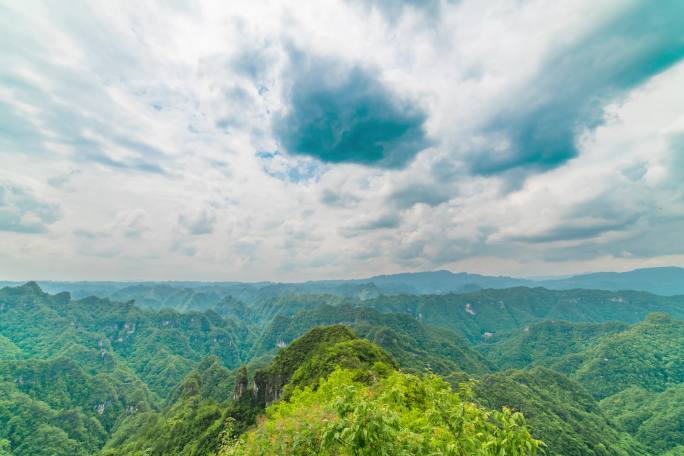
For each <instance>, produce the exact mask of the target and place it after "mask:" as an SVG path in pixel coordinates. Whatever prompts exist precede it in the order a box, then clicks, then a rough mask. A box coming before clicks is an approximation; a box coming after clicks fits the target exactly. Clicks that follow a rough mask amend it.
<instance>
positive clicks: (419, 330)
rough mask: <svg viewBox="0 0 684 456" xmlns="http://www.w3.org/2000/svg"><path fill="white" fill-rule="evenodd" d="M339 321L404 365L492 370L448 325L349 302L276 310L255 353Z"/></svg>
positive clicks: (447, 370) (410, 367)
mask: <svg viewBox="0 0 684 456" xmlns="http://www.w3.org/2000/svg"><path fill="white" fill-rule="evenodd" d="M340 323H342V324H345V325H348V326H350V327H351V328H353V329H354V331H355V332H356V333H357V334H358V335H359V336H361V337H364V338H366V339H368V340H370V341H371V342H374V343H376V344H378V345H380V346H381V347H383V348H384V349H385V350H387V352H388V353H390V354H391V355H392V356H393V357H394V359H396V360H397V361H398V362H399V364H400V365H401V366H402V368H404V369H405V370H411V371H414V372H424V371H425V370H431V371H434V372H437V373H440V374H445V375H446V374H449V373H450V372H452V371H454V370H462V371H466V372H468V373H471V374H481V373H485V372H490V371H491V370H492V366H491V365H490V364H489V363H488V362H487V360H485V359H484V358H483V357H482V356H481V355H480V354H479V353H477V352H476V351H474V350H473V349H472V348H470V347H469V346H468V343H467V342H466V341H465V340H463V338H461V337H460V336H459V335H458V334H456V333H454V332H452V331H449V330H447V329H443V328H438V327H432V326H427V325H424V324H422V323H420V322H419V321H418V320H416V319H415V318H414V317H412V316H410V315H406V314H398V313H381V312H379V311H377V310H375V309H371V308H367V307H357V306H352V305H349V304H343V305H338V306H331V305H320V306H318V307H316V308H314V309H310V310H308V309H303V310H300V311H298V312H297V313H296V314H294V315H278V316H277V317H275V318H274V319H273V320H272V321H271V323H270V325H269V326H268V327H267V328H266V329H265V330H264V331H263V334H262V336H261V337H260V338H259V339H258V340H257V341H256V342H255V345H254V349H253V354H254V355H261V354H264V353H267V352H268V351H270V350H273V349H274V348H276V347H277V346H279V345H287V344H289V343H290V342H291V341H292V340H294V339H296V338H297V337H299V336H300V335H301V334H303V333H304V332H306V331H307V330H309V329H310V328H313V327H315V326H321V325H333V324H340Z"/></svg>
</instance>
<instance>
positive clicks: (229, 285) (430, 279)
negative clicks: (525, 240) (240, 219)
mask: <svg viewBox="0 0 684 456" xmlns="http://www.w3.org/2000/svg"><path fill="white" fill-rule="evenodd" d="M22 283H23V282H1V281H0V287H2V286H5V285H9V286H17V285H21V284H22ZM38 284H39V285H40V287H41V288H42V289H43V290H45V291H46V292H48V293H60V292H63V291H67V292H69V293H70V294H71V295H72V296H73V297H74V298H76V299H81V298H85V297H88V296H98V297H100V298H110V299H113V300H116V301H129V300H134V301H135V302H136V304H137V305H138V306H140V307H144V308H151V309H162V308H171V309H175V310H178V311H183V312H186V311H192V310H197V311H200V312H201V311H204V310H207V309H214V308H217V307H218V305H219V303H221V302H222V301H223V300H224V299H225V298H226V297H231V298H234V299H237V300H239V301H241V302H244V303H252V302H255V301H258V300H260V299H265V298H274V297H283V296H295V295H312V294H316V295H322V294H327V295H333V296H343V297H349V298H359V299H363V300H366V299H373V298H376V297H378V296H380V295H402V294H405V295H429V294H447V293H470V292H473V291H478V290H482V289H502V288H514V287H543V288H547V289H550V290H571V289H591V290H608V291H622V290H634V291H646V292H649V293H654V294H657V295H661V296H673V295H684V268H679V267H662V268H648V269H636V270H634V271H629V272H596V273H592V274H581V275H575V276H571V277H565V278H562V279H561V278H551V279H534V280H533V279H522V278H515V277H506V276H487V275H481V274H470V273H467V272H458V273H454V272H450V271H445V270H440V271H427V272H406V273H400V274H389V275H377V276H373V277H367V278H361V279H350V280H315V281H308V282H299V283H276V282H53V281H39V282H38Z"/></svg>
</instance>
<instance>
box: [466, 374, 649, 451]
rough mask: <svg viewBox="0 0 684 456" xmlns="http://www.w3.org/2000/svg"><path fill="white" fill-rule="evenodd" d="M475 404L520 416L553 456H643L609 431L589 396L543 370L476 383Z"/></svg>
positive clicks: (627, 440)
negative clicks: (523, 416)
mask: <svg viewBox="0 0 684 456" xmlns="http://www.w3.org/2000/svg"><path fill="white" fill-rule="evenodd" d="M475 391H476V394H477V397H478V400H479V401H480V402H481V403H482V404H484V405H486V406H487V407H491V408H501V407H503V406H508V407H512V408H514V409H515V410H519V411H521V412H522V413H523V414H524V415H525V418H526V419H527V422H528V424H529V426H530V429H531V432H532V434H533V435H534V436H535V437H536V438H538V439H541V440H543V441H544V443H545V444H546V453H547V454H549V455H557V456H602V455H645V454H647V453H646V451H645V450H644V449H643V448H642V447H641V446H640V445H639V444H637V443H636V441H635V440H633V439H632V438H631V437H630V436H629V435H628V434H626V433H624V432H620V431H618V430H616V429H614V426H613V424H612V423H611V422H610V420H609V418H607V417H606V415H605V414H604V413H603V412H602V410H601V409H600V408H599V405H598V403H597V402H596V401H595V400H594V399H593V398H592V396H591V395H590V394H589V393H588V392H587V391H586V390H585V389H584V388H582V386H580V385H579V384H578V383H577V382H574V381H572V380H570V379H568V378H567V377H565V376H564V375H562V374H559V373H557V372H554V371H552V370H549V369H544V368H534V369H531V370H529V371H520V370H515V371H507V372H504V373H499V374H493V375H488V376H485V377H484V378H482V379H481V380H480V381H479V382H478V383H477V384H476V387H475Z"/></svg>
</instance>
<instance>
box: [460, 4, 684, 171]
mask: <svg viewBox="0 0 684 456" xmlns="http://www.w3.org/2000/svg"><path fill="white" fill-rule="evenodd" d="M682 57H684V3H682V2H680V1H677V0H665V1H663V2H659V3H658V6H657V7H655V6H654V5H653V4H650V3H644V2H634V3H633V4H632V5H629V6H627V7H625V8H624V11H622V12H621V13H620V14H618V15H617V16H616V17H613V18H611V19H609V20H608V21H607V23H605V24H602V25H601V26H600V27H598V28H596V29H594V30H592V31H591V32H590V33H588V34H587V35H585V36H584V37H582V38H581V39H579V40H577V41H575V42H573V43H572V44H569V45H566V46H561V47H560V48H557V49H554V50H553V51H552V52H551V53H550V55H549V56H548V58H547V59H546V61H545V62H543V64H542V65H540V67H539V70H538V74H537V76H536V77H535V78H534V79H533V80H531V81H526V82H525V84H524V87H521V92H522V93H521V95H515V94H512V97H511V100H512V103H509V104H508V105H507V106H501V109H500V112H499V113H497V114H496V115H494V116H493V118H491V119H490V120H489V121H488V122H487V124H486V125H485V127H484V129H483V130H482V132H481V134H482V135H483V137H484V138H485V139H484V141H485V144H484V145H483V146H481V147H480V148H478V149H477V150H476V152H475V153H474V154H473V155H472V156H471V157H470V166H471V169H472V170H473V171H474V172H475V173H478V174H485V175H488V174H496V173H502V172H506V171H510V170H513V169H516V168H532V169H537V170H545V169H550V168H554V167H557V166H559V165H561V164H563V163H565V162H567V161H568V160H570V159H572V158H574V157H576V156H577V155H578V153H579V150H578V145H577V144H578V141H579V136H580V134H582V133H583V132H584V131H585V130H586V129H593V128H596V127H597V126H598V125H600V124H601V123H602V122H603V117H602V116H603V107H604V106H605V105H606V104H607V103H608V102H610V101H612V100H614V99H615V98H617V97H621V96H624V95H625V94H626V93H627V92H628V91H629V90H631V89H633V88H635V87H637V86H638V85H640V84H642V83H644V82H645V81H646V80H648V79H649V78H651V77H653V76H654V75H656V74H658V73H660V72H662V71H664V70H666V69H667V68H669V67H671V66H672V65H673V64H675V63H676V62H678V61H679V60H681V59H682Z"/></svg>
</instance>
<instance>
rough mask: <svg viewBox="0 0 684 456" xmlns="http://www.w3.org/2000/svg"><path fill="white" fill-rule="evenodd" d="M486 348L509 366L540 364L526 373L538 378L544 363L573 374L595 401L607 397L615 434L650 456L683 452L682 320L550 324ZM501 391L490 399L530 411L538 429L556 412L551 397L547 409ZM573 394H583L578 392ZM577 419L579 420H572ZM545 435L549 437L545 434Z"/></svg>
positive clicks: (508, 375)
mask: <svg viewBox="0 0 684 456" xmlns="http://www.w3.org/2000/svg"><path fill="white" fill-rule="evenodd" d="M478 349H479V350H480V351H481V352H482V353H483V354H484V355H485V356H486V357H488V358H489V359H490V361H492V363H493V364H495V365H497V366H498V367H499V368H502V369H505V368H508V367H511V366H515V367H530V366H535V367H533V368H532V369H531V370H529V371H526V372H525V373H524V375H530V374H531V373H534V372H539V369H542V367H541V366H544V367H546V368H551V369H554V371H556V372H559V373H563V374H565V375H566V376H567V377H569V379H571V380H573V381H576V382H577V383H579V384H580V385H582V388H584V389H586V391H587V392H588V394H590V395H591V396H593V399H592V400H600V408H601V411H602V414H603V415H605V417H606V418H607V419H609V420H610V422H611V423H613V428H614V429H616V430H619V431H622V432H627V433H629V434H631V435H632V437H633V438H634V439H635V440H636V441H637V442H639V444H640V445H641V446H643V447H644V448H645V449H646V451H647V452H648V454H666V453H667V452H674V453H673V454H676V452H677V451H680V450H681V447H682V446H684V432H682V429H684V426H683V425H684V407H682V405H683V404H684V395H683V394H682V393H683V392H684V390H683V389H682V386H683V385H684V321H682V320H679V319H676V318H673V317H672V316H670V315H668V314H663V313H653V314H649V315H648V316H647V317H646V318H645V319H644V320H643V321H641V322H638V323H635V324H633V325H625V324H623V323H604V324H591V323H568V322H542V323H538V324H535V325H530V326H529V327H526V328H523V329H521V330H517V331H513V332H511V333H510V334H508V335H504V336H501V337H500V339H499V340H495V341H493V342H492V343H488V344H484V345H480V346H478ZM542 372H546V369H544V370H543V371H542ZM520 375H523V374H519V373H517V371H504V372H502V373H501V374H495V375H494V376H493V377H485V380H483V383H484V385H485V386H487V385H488V382H489V381H490V379H491V378H495V379H497V383H506V382H511V381H515V382H517V383H520V381H519V379H520V378H521V377H520ZM558 375H560V374H558ZM568 381H570V380H568ZM565 389H566V390H570V389H571V388H570V387H567V388H565ZM498 390H499V392H498V393H497V395H494V396H493V395H492V392H491V391H486V392H484V393H483V397H485V398H488V399H491V398H492V397H499V401H503V402H505V403H509V404H511V405H516V404H518V405H516V407H519V408H520V410H522V411H523V412H527V413H526V416H528V418H529V422H530V424H531V426H533V429H534V426H539V425H540V424H539V423H537V419H536V416H537V414H538V413H540V411H541V410H543V413H544V414H545V413H547V412H548V411H549V410H550V404H551V401H550V400H548V399H544V400H543V402H544V403H545V404H547V405H545V406H544V407H538V406H536V405H533V404H530V403H528V402H529V401H528V400H527V399H525V398H519V397H518V396H519V395H520V393H515V390H516V387H513V386H511V385H508V386H506V387H502V388H498ZM545 390H546V391H550V390H551V388H545ZM483 391H484V390H483ZM572 396H573V397H578V395H577V394H576V393H573V394H572ZM518 400H519V402H515V401H518ZM487 403H488V404H489V405H492V404H494V405H496V404H498V403H499V402H496V403H490V402H487ZM592 407H593V408H594V409H595V407H594V406H592ZM576 416H579V415H577V414H572V415H567V417H576ZM551 421H552V418H549V417H546V418H544V420H543V422H542V423H541V427H540V429H542V430H543V429H544V426H546V424H548V423H550V422H551ZM594 427H596V426H594ZM575 428H576V429H579V428H578V427H575ZM582 428H583V429H587V427H586V426H582ZM558 435H559V436H562V437H563V438H565V436H567V435H568V433H567V432H566V431H562V432H561V431H558ZM604 435H608V434H606V433H604ZM537 436H538V437H541V438H543V437H544V436H545V433H542V434H539V435H537ZM546 438H547V440H548V441H552V439H549V438H548V437H546ZM678 447H680V450H677V448H678ZM668 454H669V453H668Z"/></svg>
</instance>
